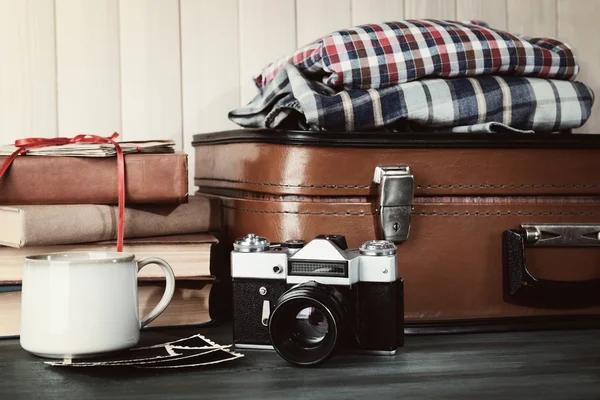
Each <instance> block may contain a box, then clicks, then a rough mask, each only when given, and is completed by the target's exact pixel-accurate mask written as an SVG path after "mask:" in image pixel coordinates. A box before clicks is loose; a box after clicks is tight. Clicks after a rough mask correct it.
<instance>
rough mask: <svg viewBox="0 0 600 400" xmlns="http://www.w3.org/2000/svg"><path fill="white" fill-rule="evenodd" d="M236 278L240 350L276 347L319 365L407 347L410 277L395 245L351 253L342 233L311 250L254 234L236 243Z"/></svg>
mask: <svg viewBox="0 0 600 400" xmlns="http://www.w3.org/2000/svg"><path fill="white" fill-rule="evenodd" d="M231 275H232V280H233V340H234V344H235V346H236V347H238V348H272V347H274V348H275V350H277V352H278V353H279V355H281V357H283V358H284V359H285V360H287V361H289V362H291V363H293V364H297V365H315V364H319V363H321V362H323V361H325V360H327V359H328V358H329V357H330V356H331V355H332V354H333V353H334V351H335V350H336V349H345V350H349V351H357V352H364V353H371V354H382V355H393V354H395V353H396V351H397V349H398V347H400V346H402V345H403V344H404V303H403V301H404V300H403V299H404V289H403V280H402V278H400V277H398V274H397V261H396V246H395V245H394V243H392V242H388V241H385V240H373V241H368V242H365V243H364V244H363V245H362V246H361V247H360V249H347V246H346V238H345V237H344V236H339V235H320V236H318V237H317V238H316V239H314V240H312V241H311V242H309V243H308V244H306V245H305V243H304V242H303V241H298V240H292V241H287V242H285V243H281V244H270V243H269V241H268V240H267V239H266V238H263V237H259V236H256V235H255V234H253V233H250V234H248V235H247V236H245V237H243V238H241V239H238V240H236V241H235V243H234V250H233V251H232V252H231ZM271 346H272V347H271Z"/></svg>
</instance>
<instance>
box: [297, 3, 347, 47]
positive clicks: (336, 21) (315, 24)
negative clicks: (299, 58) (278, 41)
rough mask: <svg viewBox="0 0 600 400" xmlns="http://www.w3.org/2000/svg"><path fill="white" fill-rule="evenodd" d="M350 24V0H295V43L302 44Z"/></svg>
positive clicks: (299, 45)
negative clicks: (296, 32)
mask: <svg viewBox="0 0 600 400" xmlns="http://www.w3.org/2000/svg"><path fill="white" fill-rule="evenodd" d="M351 25H352V17H351V3H350V0H327V1H322V0H297V1H296V27H297V29H298V34H297V37H298V39H297V41H296V43H297V45H298V47H301V46H304V45H306V44H309V43H311V42H314V41H315V40H317V39H319V38H320V37H321V36H324V35H327V34H329V33H331V32H333V31H336V30H338V29H344V28H349V27H350V26H351Z"/></svg>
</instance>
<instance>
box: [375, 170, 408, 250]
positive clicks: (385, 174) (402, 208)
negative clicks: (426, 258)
mask: <svg viewBox="0 0 600 400" xmlns="http://www.w3.org/2000/svg"><path fill="white" fill-rule="evenodd" d="M373 181H374V182H375V183H377V184H378V185H379V207H378V213H379V216H380V222H381V230H382V232H383V238H384V239H385V240H390V241H392V242H396V243H402V242H404V241H406V240H407V239H408V234H409V232H410V219H411V215H412V209H413V198H414V187H415V184H414V176H413V175H412V174H411V172H410V168H409V167H408V166H406V165H388V166H377V167H376V168H375V174H374V177H373Z"/></svg>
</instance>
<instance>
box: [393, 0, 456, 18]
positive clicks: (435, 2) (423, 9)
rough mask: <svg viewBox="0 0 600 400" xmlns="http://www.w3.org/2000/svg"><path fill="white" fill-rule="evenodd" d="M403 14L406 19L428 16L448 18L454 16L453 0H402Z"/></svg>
mask: <svg viewBox="0 0 600 400" xmlns="http://www.w3.org/2000/svg"><path fill="white" fill-rule="evenodd" d="M404 1H405V7H404V16H405V18H406V19H412V18H430V19H450V20H453V19H455V18H456V9H455V2H454V0H404Z"/></svg>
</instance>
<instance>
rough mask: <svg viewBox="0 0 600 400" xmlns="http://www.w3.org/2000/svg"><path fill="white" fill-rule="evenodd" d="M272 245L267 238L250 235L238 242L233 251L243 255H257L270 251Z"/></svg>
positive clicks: (234, 244) (235, 243)
mask: <svg viewBox="0 0 600 400" xmlns="http://www.w3.org/2000/svg"><path fill="white" fill-rule="evenodd" d="M270 245H271V243H269V240H268V239H267V238H264V237H262V236H256V234H254V233H249V234H247V235H246V236H244V237H243V238H240V239H238V240H236V241H235V242H234V243H233V249H234V250H235V251H239V252H241V253H255V252H260V251H266V250H268V249H269V246H270Z"/></svg>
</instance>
